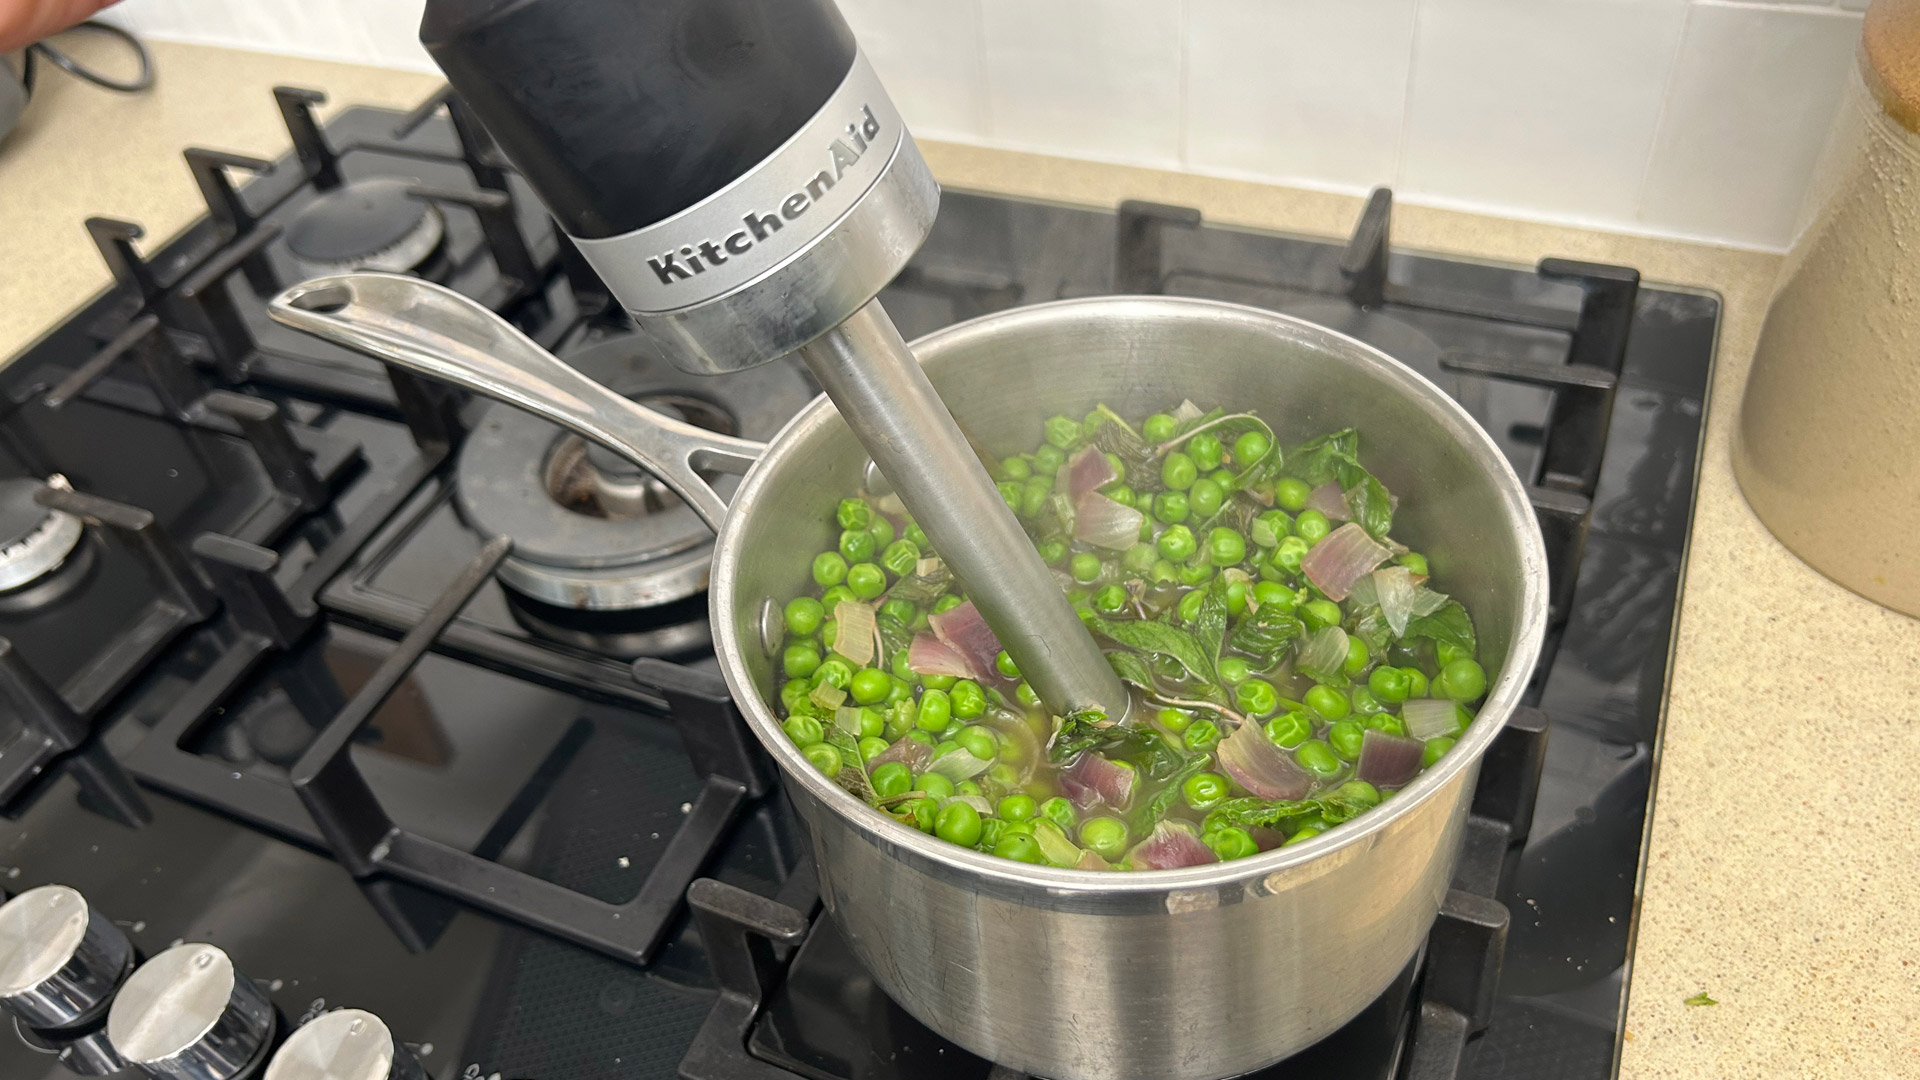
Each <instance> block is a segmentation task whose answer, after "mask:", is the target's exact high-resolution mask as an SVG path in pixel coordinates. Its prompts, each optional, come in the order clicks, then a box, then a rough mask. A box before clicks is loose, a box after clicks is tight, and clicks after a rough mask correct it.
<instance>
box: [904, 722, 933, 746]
mask: <svg viewBox="0 0 1920 1080" xmlns="http://www.w3.org/2000/svg"><path fill="white" fill-rule="evenodd" d="M906 737H907V738H909V739H912V740H913V741H914V742H917V743H919V744H920V745H921V746H924V747H926V748H927V749H929V750H931V749H933V736H932V735H931V734H930V733H928V732H925V731H921V730H920V729H919V728H917V727H916V728H914V729H913V730H912V731H909V732H907V734H906Z"/></svg>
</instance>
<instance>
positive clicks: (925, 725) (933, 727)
mask: <svg viewBox="0 0 1920 1080" xmlns="http://www.w3.org/2000/svg"><path fill="white" fill-rule="evenodd" d="M913 722H914V726H915V727H918V728H919V729H920V730H921V731H927V732H934V731H945V730H947V725H948V724H949V723H952V722H953V703H952V702H951V701H950V700H948V698H947V695H946V692H945V691H944V690H927V691H924V692H923V693H921V695H920V711H919V713H918V714H917V715H916V716H915V717H914V719H913Z"/></svg>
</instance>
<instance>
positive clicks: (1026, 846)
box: [993, 833, 1041, 863]
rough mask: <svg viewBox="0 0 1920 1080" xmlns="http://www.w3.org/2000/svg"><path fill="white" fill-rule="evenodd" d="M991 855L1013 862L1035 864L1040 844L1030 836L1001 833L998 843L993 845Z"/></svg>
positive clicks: (1038, 857)
mask: <svg viewBox="0 0 1920 1080" xmlns="http://www.w3.org/2000/svg"><path fill="white" fill-rule="evenodd" d="M993 853H994V854H995V855H998V856H1000V857H1001V858H1003V859H1012V860H1013V861H1015V862H1023V863H1037V862H1040V861H1041V858H1040V842H1039V841H1037V840H1035V839H1034V838H1033V837H1031V836H1024V835H1022V834H1020V833H1003V834H1002V835H1001V837H1000V842H999V843H997V844H995V845H993Z"/></svg>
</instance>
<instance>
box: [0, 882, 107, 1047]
mask: <svg viewBox="0 0 1920 1080" xmlns="http://www.w3.org/2000/svg"><path fill="white" fill-rule="evenodd" d="M132 967H133V946H132V945H131V944H130V943H128V941H127V937H126V935H125V934H122V933H121V932H120V928H119V927H117V926H115V925H113V923H111V922H109V921H108V920H107V918H106V917H105V916H103V915H101V914H100V913H99V912H97V911H94V910H92V909H91V908H90V907H89V906H88V904H87V898H86V897H84V896H81V895H80V894H79V893H78V892H76V891H74V890H73V889H69V888H67V887H66V886H65V885H42V886H40V887H39V888H37V889H28V890H27V891H26V892H23V893H21V894H20V895H19V896H16V897H14V898H13V899H11V900H9V901H7V902H6V903H5V904H0V1008H5V1009H6V1010H7V1011H8V1012H10V1013H12V1014H13V1015H14V1016H16V1017H18V1018H19V1019H20V1021H21V1022H22V1023H25V1024H27V1025H29V1026H31V1027H37V1028H47V1029H58V1028H66V1027H72V1026H74V1025H77V1024H83V1023H86V1022H87V1021H88V1020H91V1019H93V1018H94V1017H97V1016H98V1015H100V1013H101V1012H102V1011H103V1010H105V1009H106V1007H107V1002H108V1001H109V999H111V998H112V997H113V991H114V988H115V987H117V986H119V985H120V982H121V980H123V979H125V978H126V977H127V972H128V971H129V970H131V969H132Z"/></svg>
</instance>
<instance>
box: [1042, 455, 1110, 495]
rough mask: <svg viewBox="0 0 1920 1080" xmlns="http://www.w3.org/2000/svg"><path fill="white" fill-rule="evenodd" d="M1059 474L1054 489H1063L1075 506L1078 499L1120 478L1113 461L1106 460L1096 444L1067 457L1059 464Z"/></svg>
mask: <svg viewBox="0 0 1920 1080" xmlns="http://www.w3.org/2000/svg"><path fill="white" fill-rule="evenodd" d="M1060 471H1061V474H1062V475H1061V476H1060V477H1059V478H1058V479H1057V480H1056V481H1055V482H1054V485H1053V489H1054V490H1055V491H1064V492H1066V493H1067V498H1068V499H1070V500H1072V502H1073V503H1074V505H1075V506H1078V505H1079V504H1080V500H1081V499H1082V498H1084V497H1086V496H1087V495H1090V494H1092V493H1093V492H1095V491H1098V490H1100V489H1101V488H1103V487H1106V486H1107V485H1108V484H1111V483H1113V482H1114V481H1115V480H1118V479H1119V478H1120V474H1119V473H1117V472H1115V471H1114V469H1113V462H1111V461H1108V460H1107V455H1106V454H1104V453H1102V452H1101V450H1100V448H1099V447H1097V446H1088V447H1085V448H1083V449H1082V450H1081V451H1080V452H1079V453H1077V454H1075V455H1073V456H1072V457H1071V458H1068V459H1067V463H1066V464H1065V465H1062V466H1060Z"/></svg>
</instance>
